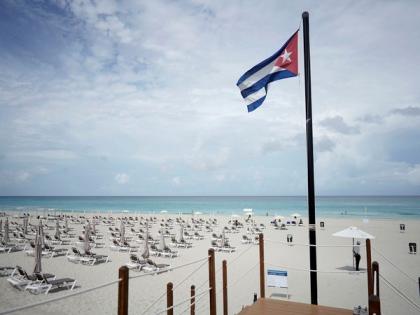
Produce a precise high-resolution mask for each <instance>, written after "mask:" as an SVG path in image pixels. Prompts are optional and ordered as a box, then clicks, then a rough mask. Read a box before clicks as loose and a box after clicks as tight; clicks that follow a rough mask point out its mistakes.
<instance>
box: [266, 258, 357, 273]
mask: <svg viewBox="0 0 420 315" xmlns="http://www.w3.org/2000/svg"><path fill="white" fill-rule="evenodd" d="M265 263H266V264H267V265H270V266H273V267H277V268H284V269H289V270H295V271H306V272H312V271H313V272H319V273H346V274H360V273H365V271H351V270H348V271H339V270H313V269H303V268H294V267H287V266H279V265H276V264H272V263H270V262H266V261H265Z"/></svg>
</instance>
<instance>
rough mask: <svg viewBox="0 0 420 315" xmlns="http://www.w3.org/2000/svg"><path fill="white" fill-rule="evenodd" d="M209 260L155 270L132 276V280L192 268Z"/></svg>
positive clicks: (198, 260)
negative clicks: (191, 266)
mask: <svg viewBox="0 0 420 315" xmlns="http://www.w3.org/2000/svg"><path fill="white" fill-rule="evenodd" d="M207 259H208V257H206V258H201V259H197V260H194V261H191V262H188V263H186V264H182V265H179V266H175V267H168V268H164V269H162V270H155V271H150V272H146V273H143V274H140V275H135V276H130V279H137V278H142V277H146V276H153V275H155V274H158V273H162V272H166V271H174V270H177V269H181V268H184V267H187V266H190V265H194V264H196V263H199V262H201V261H204V260H205V261H207Z"/></svg>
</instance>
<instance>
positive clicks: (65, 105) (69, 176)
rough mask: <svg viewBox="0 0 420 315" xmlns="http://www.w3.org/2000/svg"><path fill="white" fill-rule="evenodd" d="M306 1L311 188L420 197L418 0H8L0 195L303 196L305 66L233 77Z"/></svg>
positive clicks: (270, 49) (1, 24) (1, 79)
mask: <svg viewBox="0 0 420 315" xmlns="http://www.w3.org/2000/svg"><path fill="white" fill-rule="evenodd" d="M304 10H308V11H309V12H310V23H311V25H310V27H311V55H312V60H311V63H312V84H313V85H312V91H313V116H314V148H315V175H316V180H315V185H316V193H317V194H320V195H360V194H362V195H400V194H403V195H404V194H406V195H413V194H419V192H420V128H419V126H420V89H419V79H418V75H419V73H420V54H419V50H420V41H419V40H418V39H419V38H420V2H417V1H358V2H354V1H275V0H273V1H210V0H208V1H206V0H191V1H161V0H158V1H134V0H133V1H108V0H101V1H81V0H77V1H63V0H61V1H11V0H6V1H0V69H1V76H0V195H305V194H306V153H305V105H304V89H303V87H304V78H303V76H300V77H295V78H291V79H287V80H282V81H278V82H276V83H274V84H272V85H271V86H270V89H269V92H268V96H267V99H266V101H265V103H264V104H263V106H262V107H260V108H259V109H257V110H256V111H255V112H253V113H247V111H246V106H245V104H244V102H243V100H242V98H241V96H240V93H239V90H238V88H237V87H236V85H235V84H236V81H237V80H238V78H239V77H240V76H241V75H242V74H243V73H244V72H245V71H246V70H248V69H249V68H250V67H252V66H253V65H255V64H257V63H258V62H260V61H262V60H263V59H265V58H267V57H269V56H270V55H272V54H273V53H274V52H275V51H277V50H278V49H279V48H280V47H281V46H282V44H283V43H284V42H285V41H286V40H287V39H288V38H289V37H290V35H291V34H292V33H293V32H294V31H295V30H296V29H297V28H298V27H299V25H300V23H301V13H302V12H303V11H304ZM301 36H302V34H300V37H301ZM299 45H300V47H299V49H300V55H301V56H300V57H301V59H300V61H299V62H300V66H301V65H303V60H302V49H301V48H302V47H301V38H300V44H299ZM300 72H303V68H302V67H301V68H300Z"/></svg>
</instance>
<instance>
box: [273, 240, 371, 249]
mask: <svg viewBox="0 0 420 315" xmlns="http://www.w3.org/2000/svg"><path fill="white" fill-rule="evenodd" d="M265 241H266V242H270V243H277V244H282V245H294V246H310V247H354V246H359V247H364V246H366V244H360V245H326V244H322V245H320V244H316V245H314V244H305V243H293V242H290V243H287V242H282V241H275V240H270V239H266V240H265Z"/></svg>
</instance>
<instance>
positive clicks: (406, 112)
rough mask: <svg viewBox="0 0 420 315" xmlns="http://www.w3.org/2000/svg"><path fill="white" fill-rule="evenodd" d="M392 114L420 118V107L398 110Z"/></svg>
mask: <svg viewBox="0 0 420 315" xmlns="http://www.w3.org/2000/svg"><path fill="white" fill-rule="evenodd" d="M391 113H392V114H398V115H403V116H420V107H414V106H409V107H404V108H396V109H394V110H392V111H391Z"/></svg>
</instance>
